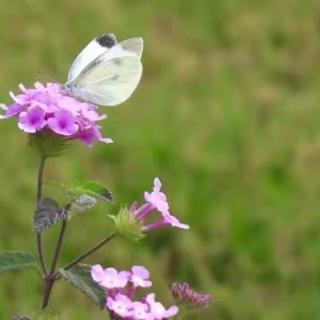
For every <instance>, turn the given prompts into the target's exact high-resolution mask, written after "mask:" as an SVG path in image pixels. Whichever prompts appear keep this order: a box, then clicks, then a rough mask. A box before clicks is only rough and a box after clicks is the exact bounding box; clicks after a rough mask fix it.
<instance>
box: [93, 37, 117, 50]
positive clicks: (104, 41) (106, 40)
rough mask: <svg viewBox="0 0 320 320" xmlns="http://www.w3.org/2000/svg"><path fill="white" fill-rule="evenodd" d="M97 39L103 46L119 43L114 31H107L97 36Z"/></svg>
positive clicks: (109, 46) (108, 46) (110, 46)
mask: <svg viewBox="0 0 320 320" xmlns="http://www.w3.org/2000/svg"><path fill="white" fill-rule="evenodd" d="M96 40H97V42H98V43H99V44H100V45H101V46H102V47H106V48H112V47H113V46H114V45H115V44H116V43H117V39H116V37H115V36H114V34H112V33H108V34H106V33H105V34H103V35H101V36H98V37H96Z"/></svg>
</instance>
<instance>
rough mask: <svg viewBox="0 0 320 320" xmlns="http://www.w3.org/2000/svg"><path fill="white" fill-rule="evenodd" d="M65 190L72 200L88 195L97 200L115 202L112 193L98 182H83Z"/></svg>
mask: <svg viewBox="0 0 320 320" xmlns="http://www.w3.org/2000/svg"><path fill="white" fill-rule="evenodd" d="M64 188H65V189H66V191H67V192H68V194H69V195H70V196H71V197H72V198H78V197H79V196H81V195H87V196H91V197H93V198H95V199H97V200H104V201H113V197H112V194H111V192H110V191H109V190H108V189H107V188H106V187H105V186H103V185H102V184H101V183H100V182H97V181H91V180H88V181H83V182H80V183H78V184H76V185H74V186H71V187H64Z"/></svg>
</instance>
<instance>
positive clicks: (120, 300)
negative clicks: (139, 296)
mask: <svg viewBox="0 0 320 320" xmlns="http://www.w3.org/2000/svg"><path fill="white" fill-rule="evenodd" d="M107 308H108V309H109V310H110V311H113V312H114V313H115V314H116V315H118V316H120V317H122V318H125V319H126V318H127V317H130V316H131V314H132V311H131V310H132V301H131V300H130V299H129V298H128V297H127V296H125V295H124V294H121V293H118V294H116V295H115V296H114V297H108V298H107Z"/></svg>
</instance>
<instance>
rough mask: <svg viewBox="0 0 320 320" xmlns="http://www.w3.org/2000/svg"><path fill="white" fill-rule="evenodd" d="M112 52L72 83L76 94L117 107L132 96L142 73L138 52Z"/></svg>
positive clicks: (90, 65)
mask: <svg viewBox="0 0 320 320" xmlns="http://www.w3.org/2000/svg"><path fill="white" fill-rule="evenodd" d="M112 49H113V48H112ZM116 49H117V50H118V48H116ZM110 51H112V50H110ZM110 55H111V56H113V54H112V52H106V53H105V54H102V55H101V56H100V57H98V58H97V59H95V60H94V61H93V62H92V63H90V64H89V65H88V66H87V67H86V68H85V69H84V70H83V71H82V72H81V73H80V74H79V76H78V77H77V78H76V80H75V81H74V82H73V83H71V86H70V88H71V91H72V93H73V94H74V95H75V96H77V97H79V98H82V99H84V100H86V101H89V102H92V103H95V104H98V105H103V106H116V105H118V104H120V103H122V102H124V101H125V100H127V99H128V98H129V97H130V96H131V94H132V93H133V91H134V90H135V89H136V87H137V85H138V83H139V81H140V78H141V74H142V64H141V62H140V59H139V58H138V56H137V54H136V53H135V52H133V53H132V54H130V55H125V53H124V52H123V50H121V51H119V52H118V54H116V55H115V57H110Z"/></svg>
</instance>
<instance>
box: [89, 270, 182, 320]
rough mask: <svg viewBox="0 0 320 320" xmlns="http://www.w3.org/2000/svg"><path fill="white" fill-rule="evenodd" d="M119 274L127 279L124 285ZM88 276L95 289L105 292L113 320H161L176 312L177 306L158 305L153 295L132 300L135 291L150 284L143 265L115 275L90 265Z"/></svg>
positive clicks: (114, 271)
mask: <svg viewBox="0 0 320 320" xmlns="http://www.w3.org/2000/svg"><path fill="white" fill-rule="evenodd" d="M120 275H125V276H127V278H126V282H123V281H121V280H119V277H120V278H121V276H120ZM91 277H92V279H93V281H95V282H96V283H97V284H98V285H99V286H101V287H102V288H103V289H106V295H107V299H106V309H107V310H108V311H109V313H110V315H111V316H112V318H114V319H119V320H165V319H169V318H171V317H173V316H175V315H176V314H177V313H178V312H179V308H178V307H177V306H171V307H169V308H168V309H166V308H165V307H164V306H163V304H162V303H161V302H158V301H156V300H155V294H154V293H150V294H148V295H147V296H145V297H143V298H141V299H139V300H135V295H136V293H137V291H138V290H139V288H146V287H150V286H151V285H152V282H151V281H150V280H149V278H150V273H149V271H148V270H147V269H146V268H145V267H143V266H133V267H132V268H131V270H130V271H119V272H118V271H117V270H116V269H114V268H106V269H103V267H102V266H101V265H94V266H92V268H91ZM106 283H108V285H107V286H106ZM124 283H126V284H125V285H124ZM110 284H111V285H110Z"/></svg>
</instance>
